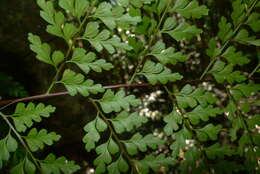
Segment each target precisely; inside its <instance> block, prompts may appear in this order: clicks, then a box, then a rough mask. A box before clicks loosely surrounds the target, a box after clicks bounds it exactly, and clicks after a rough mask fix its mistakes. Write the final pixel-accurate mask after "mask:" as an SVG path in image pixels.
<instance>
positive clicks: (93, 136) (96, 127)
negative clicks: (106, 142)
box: [83, 116, 107, 152]
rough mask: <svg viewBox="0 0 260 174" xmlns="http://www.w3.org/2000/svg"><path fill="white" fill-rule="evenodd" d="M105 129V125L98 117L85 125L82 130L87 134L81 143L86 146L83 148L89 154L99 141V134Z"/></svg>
mask: <svg viewBox="0 0 260 174" xmlns="http://www.w3.org/2000/svg"><path fill="white" fill-rule="evenodd" d="M106 129H107V125H106V124H105V123H104V121H103V120H101V119H100V118H99V117H98V116H97V118H96V119H95V120H93V121H91V122H89V123H88V124H86V125H85V127H84V130H85V131H86V132H87V134H86V135H85V136H84V137H83V142H84V143H85V144H86V145H85V148H86V150H87V151H88V152H89V151H90V150H91V149H94V148H95V147H96V146H95V143H96V142H98V141H99V140H100V135H99V132H104V131H105V130H106Z"/></svg>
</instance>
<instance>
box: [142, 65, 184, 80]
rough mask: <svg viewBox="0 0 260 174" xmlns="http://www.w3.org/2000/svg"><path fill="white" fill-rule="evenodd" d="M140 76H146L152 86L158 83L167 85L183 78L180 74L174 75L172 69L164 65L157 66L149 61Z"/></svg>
mask: <svg viewBox="0 0 260 174" xmlns="http://www.w3.org/2000/svg"><path fill="white" fill-rule="evenodd" d="M139 74H141V75H144V76H145V77H146V78H147V80H148V81H149V82H150V83H151V84H156V83H157V82H160V83H162V84H166V83H168V82H175V81H177V80H181V79H182V78H183V76H182V75H180V74H179V73H172V72H171V70H170V69H168V68H164V67H163V65H162V64H160V63H157V64H156V63H154V62H152V61H147V62H146V63H145V64H144V67H143V69H142V71H141V72H140V73H139Z"/></svg>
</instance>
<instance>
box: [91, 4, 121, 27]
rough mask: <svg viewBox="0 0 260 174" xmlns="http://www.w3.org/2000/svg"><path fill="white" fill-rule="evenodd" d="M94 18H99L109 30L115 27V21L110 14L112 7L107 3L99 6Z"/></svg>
mask: <svg viewBox="0 0 260 174" xmlns="http://www.w3.org/2000/svg"><path fill="white" fill-rule="evenodd" d="M94 17H96V18H99V19H100V20H101V21H102V22H104V24H105V25H106V26H107V27H108V28H110V29H111V30H113V29H114V28H115V27H116V22H115V20H116V19H115V18H114V16H113V13H112V5H111V4H109V3H107V2H103V3H100V4H99V6H98V8H97V9H96V11H95V14H94Z"/></svg>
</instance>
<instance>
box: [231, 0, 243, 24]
mask: <svg viewBox="0 0 260 174" xmlns="http://www.w3.org/2000/svg"><path fill="white" fill-rule="evenodd" d="M232 7H233V12H232V13H231V18H232V20H233V24H234V26H238V24H239V23H241V22H242V21H243V20H244V19H245V18H246V13H245V5H244V4H243V3H242V0H236V1H234V2H233V3H232Z"/></svg>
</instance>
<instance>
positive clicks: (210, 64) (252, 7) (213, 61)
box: [200, 0, 258, 80]
mask: <svg viewBox="0 0 260 174" xmlns="http://www.w3.org/2000/svg"><path fill="white" fill-rule="evenodd" d="M257 2H258V0H255V1H254V3H253V4H252V6H251V7H250V8H249V10H248V11H247V13H246V17H245V19H246V18H247V17H248V16H249V15H250V13H251V11H252V10H253V9H254V7H255V5H256V3H257ZM244 22H245V21H242V22H240V23H239V24H238V25H237V26H236V28H235V30H234V32H233V33H232V35H231V36H230V38H229V39H228V40H227V41H226V42H225V43H224V45H223V46H222V47H221V48H220V55H221V54H222V52H223V51H224V50H225V49H226V47H227V46H228V44H229V42H230V41H231V40H232V37H233V36H234V35H235V34H236V33H237V32H238V31H239V29H240V27H241V26H242V25H243V24H244ZM217 59H218V57H212V58H211V61H210V63H209V65H208V66H207V68H206V69H205V70H204V72H203V73H202V75H201V76H200V79H201V80H202V79H203V78H204V76H205V75H206V74H207V73H208V71H209V70H210V68H211V67H212V65H213V64H214V63H215V61H216V60H217Z"/></svg>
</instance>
